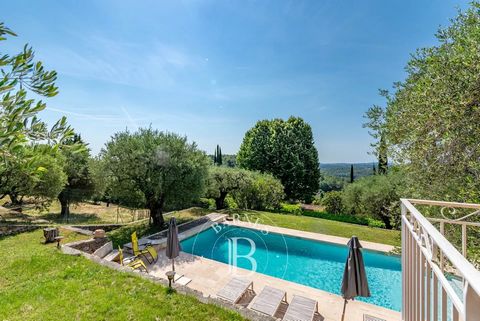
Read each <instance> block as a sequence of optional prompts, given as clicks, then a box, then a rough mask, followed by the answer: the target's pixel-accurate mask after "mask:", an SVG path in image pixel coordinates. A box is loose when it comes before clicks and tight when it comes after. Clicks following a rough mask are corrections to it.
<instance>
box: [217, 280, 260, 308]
mask: <svg viewBox="0 0 480 321" xmlns="http://www.w3.org/2000/svg"><path fill="white" fill-rule="evenodd" d="M248 289H251V290H252V291H253V282H252V281H249V280H246V279H242V278H232V279H231V280H230V281H229V282H228V283H227V284H226V285H225V286H224V287H223V289H221V290H220V291H218V293H217V296H218V297H219V298H221V299H223V300H225V301H229V302H232V303H237V302H238V301H239V300H240V298H241V297H242V296H243V295H244V294H245V293H246V292H247V291H248Z"/></svg>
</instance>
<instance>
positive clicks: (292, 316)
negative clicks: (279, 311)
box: [283, 295, 318, 321]
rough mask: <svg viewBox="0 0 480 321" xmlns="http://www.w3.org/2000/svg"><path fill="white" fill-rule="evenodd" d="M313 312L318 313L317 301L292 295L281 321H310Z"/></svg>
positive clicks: (313, 314)
mask: <svg viewBox="0 0 480 321" xmlns="http://www.w3.org/2000/svg"><path fill="white" fill-rule="evenodd" d="M315 312H318V304H317V301H315V300H312V299H309V298H305V297H303V296H299V295H294V296H293V299H292V302H291V303H290V305H289V306H288V309H287V312H285V316H284V317H283V321H312V320H313V317H314V316H315Z"/></svg>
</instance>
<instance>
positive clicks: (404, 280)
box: [400, 203, 408, 321]
mask: <svg viewBox="0 0 480 321" xmlns="http://www.w3.org/2000/svg"><path fill="white" fill-rule="evenodd" d="M400 204H401V205H400V207H401V211H402V215H401V221H402V320H403V321H406V318H405V315H406V311H405V310H406V299H407V295H406V286H407V278H406V276H407V271H406V269H407V259H406V253H405V252H406V251H408V250H407V246H406V245H407V240H406V237H407V228H406V226H405V222H404V221H403V218H406V217H407V208H406V207H405V205H403V203H400Z"/></svg>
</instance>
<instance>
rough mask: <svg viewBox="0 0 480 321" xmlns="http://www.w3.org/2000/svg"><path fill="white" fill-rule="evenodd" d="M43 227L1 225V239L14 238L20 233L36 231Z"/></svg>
mask: <svg viewBox="0 0 480 321" xmlns="http://www.w3.org/2000/svg"><path fill="white" fill-rule="evenodd" d="M41 227H43V226H38V225H0V237H3V236H13V235H17V234H20V233H25V232H30V231H34V230H36V229H39V228H41Z"/></svg>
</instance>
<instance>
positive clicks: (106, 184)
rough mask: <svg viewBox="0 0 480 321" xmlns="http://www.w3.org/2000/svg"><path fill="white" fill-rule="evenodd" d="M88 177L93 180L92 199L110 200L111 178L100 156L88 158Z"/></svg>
mask: <svg viewBox="0 0 480 321" xmlns="http://www.w3.org/2000/svg"><path fill="white" fill-rule="evenodd" d="M88 168H89V173H90V177H91V179H92V182H93V188H94V189H93V193H92V199H93V200H94V201H97V202H98V201H101V200H105V201H107V202H110V201H111V198H110V194H111V192H110V190H109V189H110V185H111V179H110V177H109V175H108V170H107V168H106V164H105V160H104V159H102V158H101V157H93V158H90V159H89V160H88Z"/></svg>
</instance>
